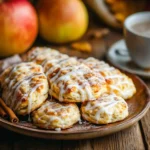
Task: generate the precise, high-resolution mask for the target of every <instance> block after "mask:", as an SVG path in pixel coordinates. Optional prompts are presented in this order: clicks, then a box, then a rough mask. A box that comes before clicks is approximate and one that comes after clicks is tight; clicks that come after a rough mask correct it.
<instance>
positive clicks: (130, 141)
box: [92, 123, 145, 150]
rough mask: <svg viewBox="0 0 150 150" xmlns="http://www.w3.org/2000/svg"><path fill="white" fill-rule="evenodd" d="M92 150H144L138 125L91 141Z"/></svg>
mask: <svg viewBox="0 0 150 150" xmlns="http://www.w3.org/2000/svg"><path fill="white" fill-rule="evenodd" d="M92 144H93V147H94V150H144V149H145V148H144V144H143V140H142V135H141V131H140V128H139V124H138V123H137V124H135V125H134V126H132V127H130V128H129V129H126V130H124V131H121V132H118V133H116V134H113V135H110V136H106V137H103V138H97V139H94V141H93V143H92Z"/></svg>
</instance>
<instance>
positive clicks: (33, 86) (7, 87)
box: [0, 62, 49, 115]
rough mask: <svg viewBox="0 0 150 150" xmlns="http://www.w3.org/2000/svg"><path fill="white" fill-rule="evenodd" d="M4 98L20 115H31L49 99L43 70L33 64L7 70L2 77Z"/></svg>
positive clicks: (16, 66)
mask: <svg viewBox="0 0 150 150" xmlns="http://www.w3.org/2000/svg"><path fill="white" fill-rule="evenodd" d="M0 83H1V88H2V91H3V92H2V98H3V100H4V102H5V103H6V104H7V105H8V106H9V107H10V108H11V109H13V110H14V112H15V113H16V114H18V115H26V114H30V113H31V112H32V111H33V110H35V109H36V108H38V107H39V106H40V105H41V104H42V103H43V102H44V101H45V100H46V98H47V97H48V89H49V87H48V82H47V78H46V76H45V74H44V73H43V68H42V67H41V66H40V65H37V64H35V63H33V62H30V63H20V64H17V65H14V66H12V67H9V68H7V69H6V70H5V71H4V72H3V73H2V74H1V76H0Z"/></svg>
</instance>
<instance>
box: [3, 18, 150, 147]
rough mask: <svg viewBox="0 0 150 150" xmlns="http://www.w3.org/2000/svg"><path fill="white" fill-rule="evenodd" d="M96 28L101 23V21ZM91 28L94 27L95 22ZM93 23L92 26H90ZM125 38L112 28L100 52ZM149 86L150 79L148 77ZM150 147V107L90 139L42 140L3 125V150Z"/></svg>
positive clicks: (102, 41)
mask: <svg viewBox="0 0 150 150" xmlns="http://www.w3.org/2000/svg"><path fill="white" fill-rule="evenodd" d="M96 24H97V27H99V26H102V25H100V24H101V23H100V22H99V21H98V22H97V23H96ZM91 26H92V27H94V28H95V26H94V25H93V24H92V25H91ZM91 26H90V29H91ZM121 38H122V34H121V33H119V32H117V31H114V30H112V29H110V34H109V35H108V36H106V37H105V38H102V39H98V40H99V41H98V43H101V46H100V47H99V52H104V50H105V52H106V51H107V49H108V47H109V46H110V45H111V44H112V43H114V42H115V41H117V40H119V39H121ZM145 82H146V84H147V85H148V86H149V88H150V80H145ZM145 149H146V150H147V149H148V150H150V110H149V112H148V113H147V114H146V115H145V117H144V118H143V119H142V120H141V121H139V122H138V123H136V124H135V125H133V126H132V127H130V128H128V129H126V130H124V131H120V132H118V133H115V134H112V135H109V136H106V137H101V138H96V139H90V140H78V141H55V140H43V139H37V138H32V137H27V136H24V135H19V134H16V133H13V132H10V131H8V130H6V129H4V128H0V150H145Z"/></svg>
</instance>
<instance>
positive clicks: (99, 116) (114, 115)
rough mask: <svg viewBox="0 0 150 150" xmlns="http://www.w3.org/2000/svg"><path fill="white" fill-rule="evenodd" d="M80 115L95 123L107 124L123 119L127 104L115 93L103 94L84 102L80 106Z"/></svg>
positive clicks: (125, 114) (126, 113) (126, 111)
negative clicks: (93, 99) (94, 99)
mask: <svg viewBox="0 0 150 150" xmlns="http://www.w3.org/2000/svg"><path fill="white" fill-rule="evenodd" d="M81 112H82V117H83V118H84V119H85V120H87V121H89V122H92V123H95V124H108V123H113V122H116V121H120V120H123V119H125V118H126V117H127V116H128V105H127V103H126V102H125V100H124V99H123V98H121V97H119V96H116V95H115V94H104V95H103V96H101V98H99V99H98V100H96V101H89V102H84V103H83V104H82V106H81Z"/></svg>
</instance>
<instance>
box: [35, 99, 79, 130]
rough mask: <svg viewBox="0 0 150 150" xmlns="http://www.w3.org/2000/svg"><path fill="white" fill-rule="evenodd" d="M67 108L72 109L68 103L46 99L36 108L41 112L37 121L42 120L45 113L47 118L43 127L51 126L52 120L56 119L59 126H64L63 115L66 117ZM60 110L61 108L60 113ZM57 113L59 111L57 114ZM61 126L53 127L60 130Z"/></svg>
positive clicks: (67, 114)
mask: <svg viewBox="0 0 150 150" xmlns="http://www.w3.org/2000/svg"><path fill="white" fill-rule="evenodd" d="M67 109H72V105H70V104H66V105H64V104H61V103H59V102H56V101H54V100H50V101H47V102H45V103H44V104H43V105H42V106H41V107H40V108H39V109H38V110H37V111H38V112H39V113H40V114H43V115H41V116H40V117H39V118H38V121H40V120H42V118H43V117H44V116H45V115H47V114H49V115H48V117H46V118H47V120H46V124H45V125H44V126H45V128H47V129H48V128H49V126H51V125H52V124H53V122H54V121H58V122H59V124H60V125H61V128H64V117H65V116H66V117H68V116H69V113H70V112H68V111H67ZM62 110H63V113H61V114H60V112H61V111H62ZM64 110H66V111H64ZM50 113H54V114H50ZM57 113H59V115H57ZM68 119H69V118H68ZM79 120H80V118H79ZM61 128H59V129H58V128H55V130H57V129H58V130H59V131H60V129H61Z"/></svg>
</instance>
